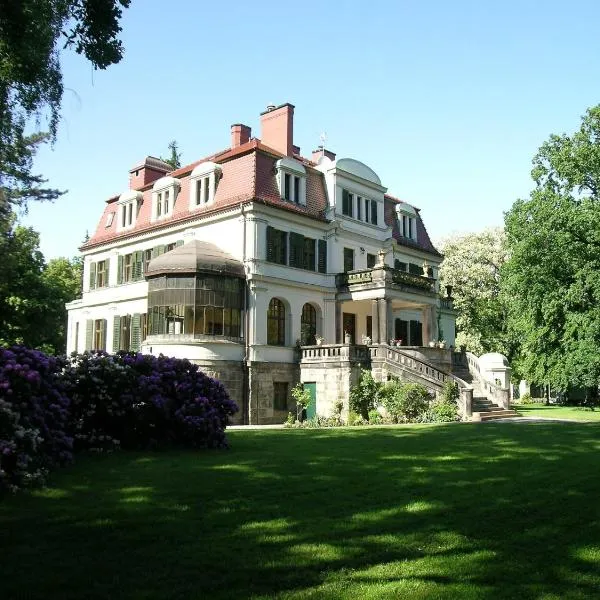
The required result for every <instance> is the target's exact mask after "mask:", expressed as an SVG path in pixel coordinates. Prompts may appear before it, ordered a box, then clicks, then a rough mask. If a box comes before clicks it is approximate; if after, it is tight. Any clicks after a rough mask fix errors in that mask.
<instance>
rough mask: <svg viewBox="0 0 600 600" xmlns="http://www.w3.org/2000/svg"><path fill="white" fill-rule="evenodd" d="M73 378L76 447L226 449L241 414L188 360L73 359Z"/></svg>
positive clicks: (217, 385) (137, 356)
mask: <svg viewBox="0 0 600 600" xmlns="http://www.w3.org/2000/svg"><path fill="white" fill-rule="evenodd" d="M68 376H69V379H70V382H71V384H70V389H71V397H72V400H73V408H72V414H73V419H72V423H73V428H74V429H73V436H74V438H75V444H76V448H87V449H94V450H110V449H112V448H114V447H121V448H126V449H134V448H135V449H139V448H158V447H163V446H167V445H173V444H176V445H183V446H188V447H222V446H225V445H226V440H225V427H226V426H227V423H228V419H229V417H230V416H231V415H233V414H235V413H236V412H237V410H238V408H237V406H236V404H235V403H234V402H233V401H232V400H231V399H230V398H229V396H228V394H227V392H226V391H225V388H224V387H223V386H222V385H221V384H220V383H219V382H218V381H215V380H214V379H212V378H210V377H208V376H207V375H205V374H204V373H202V372H201V371H199V370H198V366H197V365H194V364H192V363H190V362H189V361H188V360H184V359H177V358H169V357H166V356H163V355H161V356H158V357H156V356H149V355H143V354H135V353H126V352H119V353H117V354H115V355H108V354H105V353H95V354H89V353H85V354H82V355H77V356H74V357H73V358H72V359H71V369H70V371H69V374H68ZM196 399H202V402H203V408H202V410H198V409H194V408H193V405H194V402H195V401H196ZM185 416H190V417H194V418H195V419H194V420H185V419H184V418H183V417H185Z"/></svg>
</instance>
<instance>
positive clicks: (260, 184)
mask: <svg viewBox="0 0 600 600" xmlns="http://www.w3.org/2000/svg"><path fill="white" fill-rule="evenodd" d="M282 156H283V155H282V154H281V153H280V152H278V151H277V150H274V149H273V148H269V147H268V146H265V145H264V144H263V143H262V142H261V141H260V140H257V139H254V138H253V139H251V140H250V141H249V142H247V143H245V144H242V145H240V146H238V147H237V148H228V149H226V150H223V151H221V152H218V153H216V154H212V155H210V156H207V157H205V158H203V159H202V160H199V161H196V162H194V163H191V164H189V165H186V166H185V167H181V168H180V169H176V170H175V171H172V172H170V173H169V174H168V175H170V176H172V177H175V178H177V179H179V182H180V190H179V194H178V195H177V198H176V201H175V206H174V207H173V214H172V216H171V217H169V218H166V219H162V220H160V221H158V222H155V223H151V222H150V217H151V214H150V213H151V208H152V187H153V183H150V184H147V185H145V186H143V187H140V188H138V191H140V192H142V195H143V201H142V203H141V206H140V209H139V213H138V215H137V219H136V224H135V227H133V228H132V229H127V230H125V231H122V232H117V218H118V215H117V214H115V216H114V217H113V221H112V223H111V225H110V226H109V227H106V226H105V225H106V222H107V216H108V214H109V213H111V212H113V213H116V212H117V205H116V204H115V203H116V201H117V200H118V199H119V196H113V197H112V198H109V199H108V200H107V201H106V206H105V208H104V212H103V214H102V217H101V219H100V221H99V223H98V225H97V227H96V231H95V232H94V234H93V235H92V237H91V238H90V239H89V240H88V241H87V242H86V243H85V244H83V246H81V249H82V250H88V249H91V248H94V247H97V246H99V245H102V244H106V243H108V242H112V241H118V240H122V239H123V240H124V239H128V238H131V237H133V236H136V235H139V234H142V233H146V232H149V231H156V230H161V229H166V228H169V227H171V226H173V225H177V224H180V223H184V222H186V221H194V220H197V219H198V218H201V217H208V216H210V215H212V214H215V213H218V212H222V211H224V210H227V209H231V208H233V207H236V206H239V205H240V204H241V203H246V202H260V203H263V204H267V205H270V206H274V207H277V208H281V209H283V210H286V211H291V212H294V213H297V214H302V215H305V216H307V217H310V218H313V219H318V220H321V221H327V219H326V218H325V216H324V215H325V211H326V209H327V192H326V189H325V181H324V176H323V174H322V173H321V172H320V171H318V170H316V169H315V168H314V167H313V166H312V165H313V163H312V162H311V161H309V160H307V159H303V158H301V157H297V158H296V159H297V160H299V162H301V163H302V164H303V165H304V167H305V169H306V206H301V205H298V204H293V203H291V202H287V201H286V200H283V199H282V198H281V196H280V193H279V190H278V187H277V180H276V172H275V163H276V161H277V160H278V159H279V158H281V157H282ZM206 161H213V162H215V163H217V164H219V166H220V167H221V174H222V176H221V179H220V181H219V184H218V186H217V190H216V192H215V197H214V201H213V202H212V203H211V204H210V205H209V206H207V207H200V208H197V209H192V210H190V208H189V194H190V173H191V172H192V170H193V169H194V167H196V166H197V165H199V164H201V163H203V162H206ZM398 202H400V200H398V199H397V198H394V197H393V196H388V195H386V196H385V206H384V215H385V222H386V223H387V224H388V225H391V226H392V231H393V237H394V239H395V240H396V241H397V242H398V243H399V244H401V245H404V246H410V247H415V248H419V249H421V250H425V251H426V252H430V253H432V254H435V255H438V256H439V255H440V254H439V252H438V251H437V250H436V249H435V248H434V246H433V244H432V243H431V240H430V239H429V235H428V234H427V231H426V229H425V226H424V225H423V222H422V220H421V217H420V215H419V213H418V209H417V215H418V217H417V234H418V240H419V242H418V243H416V242H413V241H412V240H407V239H406V238H403V237H401V236H400V232H399V230H398V220H397V218H396V213H395V210H394V207H395V205H396V204H397V203H398Z"/></svg>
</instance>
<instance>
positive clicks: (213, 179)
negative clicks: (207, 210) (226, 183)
mask: <svg viewBox="0 0 600 600" xmlns="http://www.w3.org/2000/svg"><path fill="white" fill-rule="evenodd" d="M220 179H221V167H220V166H219V165H218V164H216V163H214V162H210V161H208V162H203V163H201V164H199V165H197V166H196V167H195V168H194V170H193V171H192V172H191V174H190V210H194V209H196V208H202V207H203V206H209V205H211V204H212V203H213V201H214V199H215V193H216V191H217V186H218V185H219V180H220Z"/></svg>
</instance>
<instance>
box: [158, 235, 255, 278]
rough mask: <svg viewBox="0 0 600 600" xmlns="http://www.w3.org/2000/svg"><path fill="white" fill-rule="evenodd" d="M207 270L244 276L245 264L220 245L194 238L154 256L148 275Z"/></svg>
mask: <svg viewBox="0 0 600 600" xmlns="http://www.w3.org/2000/svg"><path fill="white" fill-rule="evenodd" d="M207 271H213V272H218V273H227V274H230V275H235V276H237V277H244V265H243V264H242V263H241V262H240V261H239V260H237V259H235V258H234V257H233V256H231V255H230V254H228V253H227V252H225V251H223V250H221V248H219V247H218V246H215V245H214V244H211V243H210V242H204V241H202V240H192V241H190V242H187V244H183V246H179V247H178V248H174V249H173V250H171V251H170V252H167V253H165V254H161V255H160V256H157V257H156V258H153V259H152V260H151V261H150V264H149V265H148V270H147V271H146V277H154V276H155V275H169V274H183V273H200V272H207Z"/></svg>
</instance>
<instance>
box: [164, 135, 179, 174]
mask: <svg viewBox="0 0 600 600" xmlns="http://www.w3.org/2000/svg"><path fill="white" fill-rule="evenodd" d="M168 148H169V150H170V151H171V156H169V158H163V157H162V156H161V158H160V160H162V161H163V162H166V163H167V164H168V165H171V167H173V170H175V169H179V167H181V152H179V150H178V147H177V142H176V141H175V140H173V141H172V142H170V143H169V146H168Z"/></svg>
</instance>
